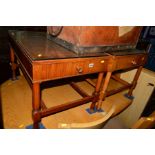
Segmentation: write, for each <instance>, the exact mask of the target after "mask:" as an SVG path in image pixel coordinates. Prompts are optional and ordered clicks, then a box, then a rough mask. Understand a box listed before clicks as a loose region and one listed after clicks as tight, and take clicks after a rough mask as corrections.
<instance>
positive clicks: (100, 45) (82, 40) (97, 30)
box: [47, 26, 142, 54]
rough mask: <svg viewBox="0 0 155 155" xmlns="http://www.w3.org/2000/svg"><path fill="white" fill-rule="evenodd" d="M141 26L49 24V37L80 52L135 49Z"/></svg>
mask: <svg viewBox="0 0 155 155" xmlns="http://www.w3.org/2000/svg"><path fill="white" fill-rule="evenodd" d="M141 29H142V27H140V26H49V27H47V32H48V34H50V35H48V38H49V39H51V40H53V41H54V42H56V43H58V44H59V45H61V46H63V47H65V48H67V49H69V50H72V51H74V52H75V53H78V54H83V53H87V52H89V53H90V52H91V53H96V52H105V51H109V50H110V51H112V50H125V49H133V48H135V47H136V44H137V41H138V38H139V35H140V32H141Z"/></svg>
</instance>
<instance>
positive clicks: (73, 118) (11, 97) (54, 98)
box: [1, 76, 122, 129]
mask: <svg viewBox="0 0 155 155" xmlns="http://www.w3.org/2000/svg"><path fill="white" fill-rule="evenodd" d="M78 85H80V87H82V88H83V89H84V90H85V91H86V92H87V93H88V94H91V93H92V92H93V90H94V88H93V87H92V86H90V85H89V84H88V83H87V82H85V81H83V82H79V83H78ZM118 86H119V85H118ZM110 88H111V85H110V86H109V89H110ZM1 93H2V94H1V95H2V109H3V119H4V128H15V129H19V128H25V126H27V125H30V124H32V118H31V111H32V106H31V102H32V94H31V89H30V87H29V85H28V83H27V81H26V80H25V78H24V77H23V76H20V77H19V80H17V81H11V80H8V81H6V82H5V83H3V84H2V85H1ZM42 95H43V100H44V102H45V103H46V105H47V107H52V106H54V105H58V104H62V103H66V102H68V101H73V100H76V99H79V98H81V96H80V95H79V94H78V93H77V92H76V91H75V90H73V89H72V88H71V86H69V85H62V86H57V87H53V88H48V89H44V90H43V92H42ZM117 95H118V97H120V96H122V94H117ZM89 106H90V103H88V104H85V105H82V106H79V107H76V108H72V109H69V110H67V111H64V112H60V113H57V114H54V115H51V116H48V117H46V118H43V119H42V123H43V124H44V126H45V127H46V128H58V124H59V123H73V122H74V123H76V122H77V123H78V122H79V123H81V122H83V123H84V122H91V121H95V120H97V119H99V118H101V117H103V116H102V115H101V114H100V113H95V114H93V115H89V114H88V113H87V112H86V111H85V109H86V108H89Z"/></svg>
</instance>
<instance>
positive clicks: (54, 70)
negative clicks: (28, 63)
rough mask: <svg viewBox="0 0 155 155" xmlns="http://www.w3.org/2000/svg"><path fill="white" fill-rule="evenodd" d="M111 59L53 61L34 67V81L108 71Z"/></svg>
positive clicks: (37, 64)
mask: <svg viewBox="0 0 155 155" xmlns="http://www.w3.org/2000/svg"><path fill="white" fill-rule="evenodd" d="M109 62H110V59H108V58H107V57H105V58H102V57H100V58H82V59H64V60H53V61H48V62H46V63H39V62H37V63H36V65H34V73H33V75H34V76H33V78H34V80H39V79H41V80H49V79H51V80H52V79H58V78H63V77H70V76H78V75H84V74H90V73H97V72H103V71H107V70H108V69H109V67H108V66H109V64H110V63H109Z"/></svg>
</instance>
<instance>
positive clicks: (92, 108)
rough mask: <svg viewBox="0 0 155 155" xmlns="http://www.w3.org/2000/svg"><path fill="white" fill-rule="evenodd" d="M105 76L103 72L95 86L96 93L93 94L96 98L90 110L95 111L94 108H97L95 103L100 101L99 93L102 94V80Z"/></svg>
mask: <svg viewBox="0 0 155 155" xmlns="http://www.w3.org/2000/svg"><path fill="white" fill-rule="evenodd" d="M103 75H104V73H103V72H101V73H99V74H98V78H97V83H96V86H95V91H94V92H93V94H92V95H93V96H94V99H93V101H92V104H91V106H90V110H91V111H93V110H94V108H95V103H96V102H97V101H98V99H99V92H100V88H101V84H102V80H103Z"/></svg>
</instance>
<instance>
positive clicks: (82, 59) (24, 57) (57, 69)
mask: <svg viewBox="0 0 155 155" xmlns="http://www.w3.org/2000/svg"><path fill="white" fill-rule="evenodd" d="M9 38H10V44H11V45H10V54H11V57H12V58H11V64H12V71H13V76H14V77H15V75H14V71H15V69H16V67H17V65H15V64H14V58H15V57H16V58H17V60H18V63H19V66H20V68H21V70H22V71H23V74H24V76H25V77H26V79H27V81H28V83H29V84H30V87H31V89H32V108H33V110H32V117H33V128H39V122H40V121H41V118H42V117H46V116H48V115H51V114H54V113H57V112H61V111H64V110H67V109H70V108H73V107H76V106H79V105H82V104H85V103H88V102H92V104H91V109H93V108H94V107H95V106H97V108H98V109H100V108H101V106H102V100H104V99H105V97H106V95H107V87H108V84H109V80H110V78H111V74H112V72H114V71H116V70H122V69H128V68H137V67H139V66H143V64H144V63H145V60H146V54H145V53H144V51H142V52H141V53H140V52H139V51H138V52H137V50H136V49H135V50H132V54H131V50H129V51H128V50H126V51H125V53H126V54H125V55H124V54H123V52H124V51H122V52H119V55H114V54H110V53H105V52H100V53H84V54H76V53H74V52H72V51H69V50H67V49H65V48H63V47H61V46H59V45H57V44H56V43H54V42H52V41H51V40H48V39H47V34H46V33H41V32H26V31H9ZM134 52H135V53H136V55H135V54H134ZM120 53H121V54H120ZM127 53H129V54H128V55H127ZM137 53H138V54H137ZM14 56H15V57H14ZM139 72H140V71H138V73H137V75H136V78H135V79H134V80H135V81H136V80H137V79H138V75H139ZM93 73H99V75H98V80H97V84H96V86H95V90H94V93H93V94H92V95H91V96H88V95H87V94H86V93H85V92H84V91H82V90H81V89H79V88H78V87H77V86H76V85H75V84H73V83H72V84H71V85H72V87H73V88H74V89H75V90H76V91H77V92H78V93H79V94H80V95H81V96H83V98H82V99H80V100H77V101H73V102H69V103H65V104H62V105H59V106H55V107H51V108H47V107H46V106H45V105H44V103H43V101H42V96H41V89H40V85H41V83H42V82H45V81H50V80H55V79H62V78H67V77H74V76H83V75H87V74H93ZM104 73H106V74H105V75H106V77H105V81H104V84H103V86H102V87H101V83H102V79H103V75H104ZM120 81H121V80H120ZM132 85H134V87H135V82H134V83H132ZM134 87H131V88H132V89H131V90H130V92H132V91H133V89H134ZM127 88H130V85H126V86H124V87H122V88H120V89H119V90H114V91H113V92H110V94H114V93H116V92H119V91H122V90H123V89H127ZM131 94H132V93H129V95H131ZM97 101H98V102H97ZM96 102H97V104H96Z"/></svg>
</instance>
